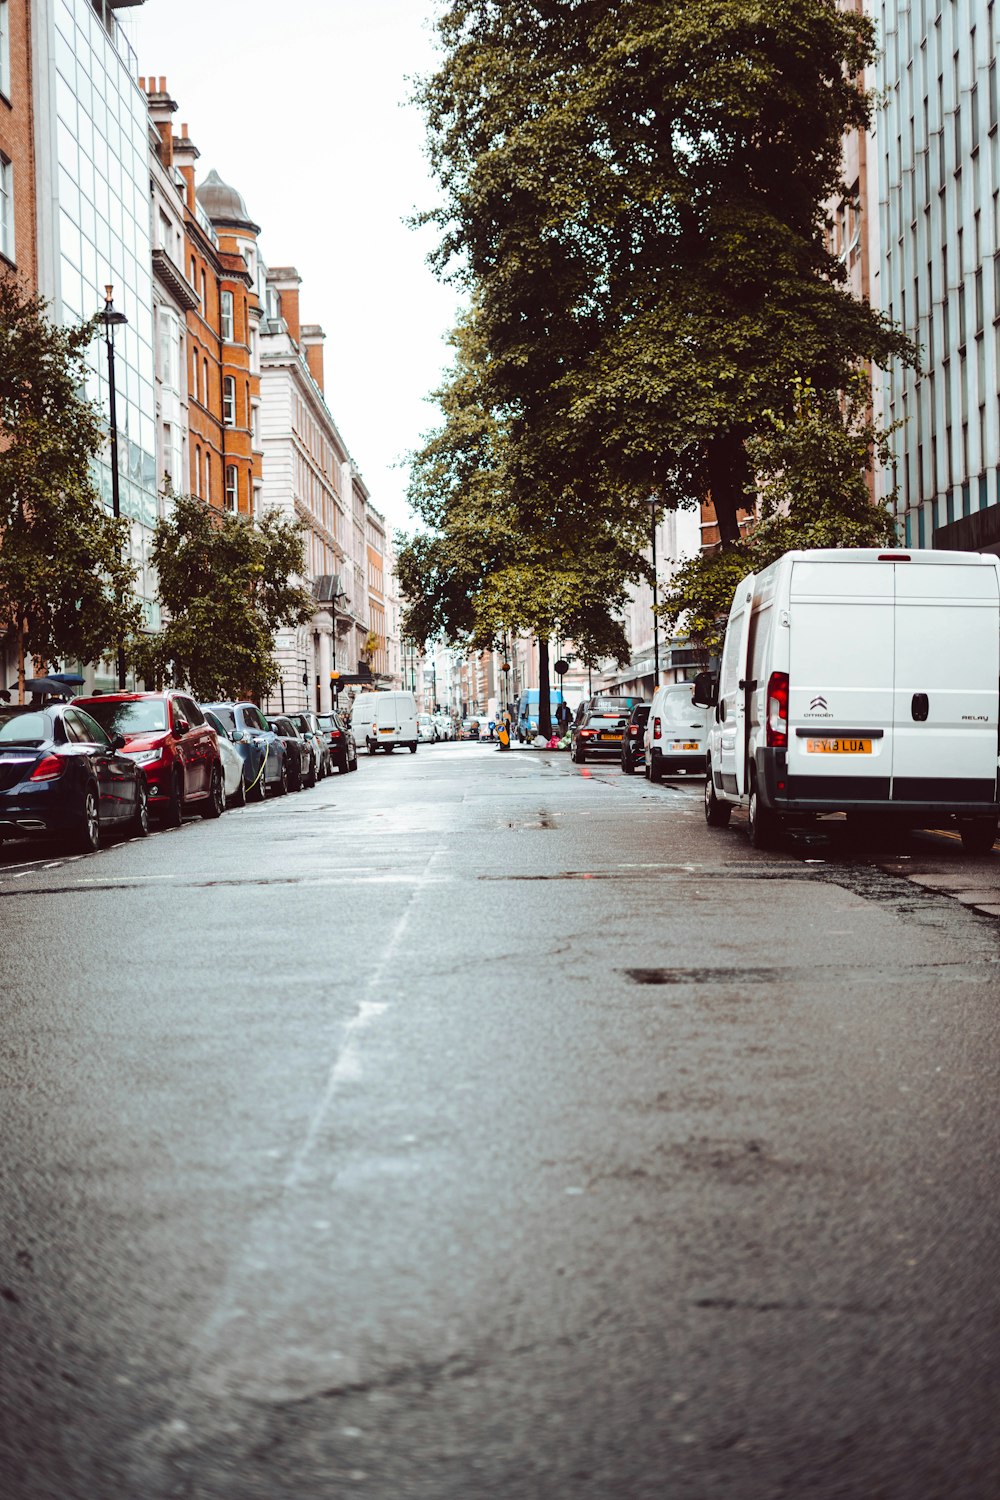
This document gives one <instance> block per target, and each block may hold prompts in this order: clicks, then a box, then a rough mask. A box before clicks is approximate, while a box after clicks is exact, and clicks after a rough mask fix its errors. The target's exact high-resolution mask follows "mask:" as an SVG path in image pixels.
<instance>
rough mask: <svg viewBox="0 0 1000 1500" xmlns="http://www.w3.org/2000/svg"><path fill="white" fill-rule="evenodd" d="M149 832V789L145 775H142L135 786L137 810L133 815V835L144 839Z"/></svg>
mask: <svg viewBox="0 0 1000 1500" xmlns="http://www.w3.org/2000/svg"><path fill="white" fill-rule="evenodd" d="M148 833H149V789H148V787H147V786H146V778H145V776H140V777H139V779H138V781H137V782H136V788H135V812H134V813H133V815H132V837H133V838H136V839H144V838H145V837H146V835H147V834H148Z"/></svg>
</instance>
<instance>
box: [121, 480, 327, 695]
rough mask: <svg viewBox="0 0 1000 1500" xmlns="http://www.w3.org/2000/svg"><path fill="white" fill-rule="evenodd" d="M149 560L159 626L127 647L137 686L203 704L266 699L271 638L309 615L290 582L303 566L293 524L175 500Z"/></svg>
mask: <svg viewBox="0 0 1000 1500" xmlns="http://www.w3.org/2000/svg"><path fill="white" fill-rule="evenodd" d="M152 561H153V563H154V565H155V567H156V570H157V573H158V575H159V580H160V599H161V601H162V603H163V606H164V609H165V611H166V612H167V616H168V618H167V621H166V623H165V625H164V627H163V630H162V631H161V632H160V633H159V634H158V635H155V636H147V637H145V638H144V639H142V640H141V641H139V642H138V643H137V644H136V647H135V650H134V653H133V662H134V665H135V667H136V670H137V671H138V672H139V673H140V675H141V676H142V677H143V678H144V680H145V681H146V682H148V683H153V682H155V683H157V684H158V685H163V684H168V685H170V684H172V685H173V686H175V687H185V686H186V687H190V689H191V691H192V692H193V693H194V695H195V696H196V697H198V698H205V699H209V700H211V699H218V698H232V697H240V698H251V699H254V700H255V701H259V700H260V699H261V698H263V697H265V696H266V694H267V693H268V692H269V691H270V689H271V688H272V687H273V686H274V684H275V683H276V681H277V678H278V669H277V666H276V664H275V660H274V640H275V634H276V632H277V631H278V630H279V629H280V628H281V627H282V626H286V625H301V624H304V623H305V622H306V621H307V620H309V619H311V617H312V615H313V614H314V612H315V609H316V603H315V600H314V599H313V597H312V595H311V594H310V593H309V592H308V590H306V589H304V588H302V587H301V586H299V585H298V584H297V583H295V582H294V578H295V575H296V574H301V573H302V572H303V568H304V560H303V547H302V527H301V525H300V523H299V522H297V521H288V520H285V519H283V518H282V517H281V516H280V515H279V514H278V513H277V512H276V511H269V512H266V513H265V514H264V515H263V516H262V517H261V519H260V520H259V521H251V520H247V519H245V518H244V517H242V516H237V515H231V514H229V513H228V512H224V511H219V510H214V509H213V508H212V507H211V506H209V505H206V504H205V503H204V502H203V501H201V500H198V499H195V498H194V497H192V496H188V495H185V496H176V497H174V499H173V507H172V514H171V515H170V516H169V517H168V518H164V519H161V520H160V521H158V522H157V525H156V532H155V535H154V538H153V549H152Z"/></svg>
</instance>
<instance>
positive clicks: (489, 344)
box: [420, 0, 912, 545]
mask: <svg viewBox="0 0 1000 1500" xmlns="http://www.w3.org/2000/svg"><path fill="white" fill-rule="evenodd" d="M439 36H440V41H441V44H442V61H441V65H440V67H439V68H438V70H437V71H436V73H434V75H433V76H432V77H430V78H429V79H428V80H427V81H426V82H425V84H424V85H423V88H422V90H421V93H420V98H421V101H422V103H423V106H424V108H425V111H426V114H427V119H428V124H429V140H430V155H431V161H432V165H433V167H434V169H435V171H436V174H437V177H438V180H439V182H440V184H441V187H442V189H443V202H442V204H441V206H440V208H439V210H438V211H437V212H436V213H433V214H430V215H428V216H427V217H428V218H430V219H432V220H434V221H436V222H437V223H438V225H439V226H440V228H441V231H442V240H441V246H440V251H439V255H438V264H439V267H440V268H441V269H442V270H443V271H444V270H447V269H449V268H450V270H451V272H452V274H454V275H456V276H458V277H459V278H460V279H464V280H465V281H466V282H467V283H468V284H469V285H470V286H471V287H473V288H474V289H475V294H476V296H477V298H478V302H479V324H480V329H481V334H482V338H483V341H484V344H485V346H486V348H487V349H488V351H489V356H490V358H489V364H488V368H487V370H486V374H485V379H486V388H485V393H486V400H487V404H488V405H490V406H491V407H493V408H495V409H496V410H498V411H501V412H503V414H504V421H505V428H506V439H507V462H506V467H507V472H508V475H509V478H510V482H511V484H512V486H513V488H514V492H515V494H516V495H517V496H518V498H519V501H520V503H521V504H522V505H530V504H531V501H532V497H538V496H543V497H545V498H546V499H547V497H548V495H549V494H550V493H551V492H553V491H555V492H557V493H559V494H561V495H562V496H563V497H564V502H565V507H566V509H572V510H573V511H574V512H575V514H577V515H586V516H587V517H589V518H592V517H593V516H594V515H595V513H599V512H603V513H604V514H605V515H606V516H607V517H608V519H609V522H610V524H612V525H613V524H615V521H616V518H617V516H618V515H619V514H620V513H621V510H622V507H623V505H624V506H625V507H632V508H634V509H638V508H639V507H640V506H641V505H642V504H644V502H645V500H646V497H647V496H648V495H650V494H656V495H658V496H659V497H661V498H662V500H663V502H664V503H665V504H667V505H671V506H673V505H678V504H683V503H690V502H691V501H692V500H695V499H702V498H705V497H707V496H709V495H711V498H712V500H713V502H714V504H715V506H716V511H717V514H718V516H719V521H720V527H721V531H722V535H723V539H724V543H725V544H727V545H729V544H732V543H733V542H735V541H736V540H737V538H738V527H737V520H736V516H737V510H738V509H739V508H740V507H741V506H744V505H752V498H751V497H752V493H753V476H752V471H751V464H750V460H749V457H748V452H747V445H748V442H749V440H751V439H752V438H753V437H755V436H758V435H760V433H761V431H762V428H766V424H767V418H766V416H765V414H766V413H768V412H772V413H773V412H779V413H781V414H782V415H783V416H784V417H786V418H787V417H789V416H790V413H791V405H792V402H791V398H790V394H789V393H790V392H791V391H792V390H793V386H794V381H795V378H796V376H797V375H800V376H801V377H802V378H804V379H807V380H809V381H810V382H811V384H812V385H813V386H814V387H815V389H817V390H819V391H828V392H832V391H835V390H838V389H840V388H842V387H843V386H844V385H845V384H846V383H847V380H848V379H849V376H850V372H851V370H852V369H853V368H854V367H855V366H856V364H857V362H858V361H859V360H875V361H878V362H883V363H884V362H885V361H887V360H888V359H890V358H891V357H894V356H899V357H904V358H910V357H912V349H911V348H910V346H909V345H908V344H907V342H906V340H905V339H904V338H902V336H901V335H900V334H899V333H898V332H897V331H896V330H895V329H894V327H893V326H892V325H891V324H890V323H889V322H888V320H886V319H885V318H883V317H882V316H881V315H880V314H878V313H876V312H875V311H873V310H872V309H871V308H870V307H869V306H868V304H866V303H863V302H860V301H858V300H857V299H855V298H854V297H853V296H852V295H851V293H850V291H849V289H848V288H847V287H846V286H845V284H844V270H843V267H842V266H841V264H840V262H839V261H838V260H837V259H835V257H834V256H833V255H832V253H831V252H830V251H829V249H828V248H827V245H826V240H825V223H824V214H823V204H824V202H825V201H826V200H827V199H828V198H829V197H830V196H831V195H832V194H834V193H837V192H840V191H841V190H842V188H843V184H842V182H841V143H842V138H843V134H844V132H845V131H846V130H848V129H852V128H853V129H863V128H864V127H865V126H866V125H867V123H868V119H869V114H870V109H871V101H870V99H869V97H868V96H867V95H866V94H865V92H864V90H863V88H862V87H861V86H860V84H859V83H858V81H857V80H858V78H859V76H860V73H861V70H862V69H863V68H864V67H865V65H866V64H867V63H869V62H870V61H871V60H872V58H873V57H874V47H875V42H874V30H873V26H872V23H871V21H870V20H869V19H868V18H867V17H865V16H862V15H860V14H857V13H856V12H854V11H853V10H850V11H849V10H846V9H843V10H842V9H840V8H838V6H837V5H835V4H834V0H770V3H769V4H767V5H761V4H760V3H759V0H684V3H683V4H681V3H678V0H611V3H609V0H452V3H451V4H450V5H449V6H448V8H447V10H446V11H445V14H444V16H443V17H442V19H441V20H440V22H439Z"/></svg>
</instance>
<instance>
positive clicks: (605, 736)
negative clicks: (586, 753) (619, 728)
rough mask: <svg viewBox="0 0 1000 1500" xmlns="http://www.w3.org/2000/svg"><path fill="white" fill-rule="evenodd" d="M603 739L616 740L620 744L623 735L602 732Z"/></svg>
mask: <svg viewBox="0 0 1000 1500" xmlns="http://www.w3.org/2000/svg"><path fill="white" fill-rule="evenodd" d="M601 739H602V740H614V741H615V743H616V744H618V745H620V744H621V742H622V737H621V735H620V734H602V735H601Z"/></svg>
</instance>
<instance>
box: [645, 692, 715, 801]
mask: <svg viewBox="0 0 1000 1500" xmlns="http://www.w3.org/2000/svg"><path fill="white" fill-rule="evenodd" d="M707 748H708V711H707V710H706V709H705V708H700V707H699V706H698V705H697V704H696V703H695V701H694V683H692V682H673V683H670V684H669V685H668V686H667V687H659V688H657V689H656V692H655V693H654V694H653V702H652V704H651V705H650V709H649V723H648V724H647V725H646V739H645V745H644V747H643V758H644V761H643V763H644V769H645V773H646V776H647V778H648V779H649V780H650V781H662V780H663V778H664V776H699V777H700V776H704V774H705V754H706V751H707Z"/></svg>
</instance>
